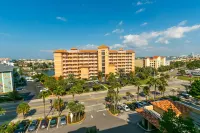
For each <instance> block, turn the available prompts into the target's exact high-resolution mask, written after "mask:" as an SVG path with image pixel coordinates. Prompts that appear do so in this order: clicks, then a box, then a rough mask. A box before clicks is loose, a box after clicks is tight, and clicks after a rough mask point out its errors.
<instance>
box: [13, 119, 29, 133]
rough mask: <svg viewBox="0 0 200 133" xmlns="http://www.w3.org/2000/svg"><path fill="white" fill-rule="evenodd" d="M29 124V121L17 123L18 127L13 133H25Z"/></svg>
mask: <svg viewBox="0 0 200 133" xmlns="http://www.w3.org/2000/svg"><path fill="white" fill-rule="evenodd" d="M29 124H30V122H29V120H23V121H21V122H20V123H19V125H18V126H17V129H16V130H15V133H25V132H26V130H27V128H28V126H29Z"/></svg>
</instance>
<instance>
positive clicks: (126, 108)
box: [122, 104, 130, 111]
mask: <svg viewBox="0 0 200 133" xmlns="http://www.w3.org/2000/svg"><path fill="white" fill-rule="evenodd" d="M122 108H123V109H124V111H130V108H129V107H128V106H127V105H125V104H123V105H122Z"/></svg>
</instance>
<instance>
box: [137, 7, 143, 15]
mask: <svg viewBox="0 0 200 133" xmlns="http://www.w3.org/2000/svg"><path fill="white" fill-rule="evenodd" d="M144 11H145V8H140V9H139V10H137V11H136V12H135V13H136V14H137V13H140V12H144Z"/></svg>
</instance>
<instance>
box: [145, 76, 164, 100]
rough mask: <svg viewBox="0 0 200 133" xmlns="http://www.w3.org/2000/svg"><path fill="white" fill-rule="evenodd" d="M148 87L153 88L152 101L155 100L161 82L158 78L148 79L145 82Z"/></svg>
mask: <svg viewBox="0 0 200 133" xmlns="http://www.w3.org/2000/svg"><path fill="white" fill-rule="evenodd" d="M147 84H148V85H149V88H151V87H152V86H154V99H156V94H157V86H159V85H160V84H161V80H160V79H159V78H152V77H151V78H150V80H149V81H148V82H147Z"/></svg>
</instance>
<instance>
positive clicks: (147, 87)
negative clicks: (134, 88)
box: [143, 86, 150, 101]
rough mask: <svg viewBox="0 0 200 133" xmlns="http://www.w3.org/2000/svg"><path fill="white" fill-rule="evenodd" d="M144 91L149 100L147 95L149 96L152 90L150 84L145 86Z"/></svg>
mask: <svg viewBox="0 0 200 133" xmlns="http://www.w3.org/2000/svg"><path fill="white" fill-rule="evenodd" d="M143 92H144V94H145V96H146V101H147V97H148V96H149V92H150V88H149V86H145V87H144V88H143Z"/></svg>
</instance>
